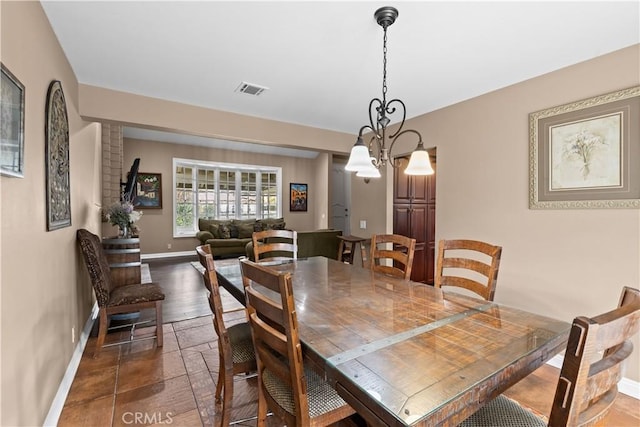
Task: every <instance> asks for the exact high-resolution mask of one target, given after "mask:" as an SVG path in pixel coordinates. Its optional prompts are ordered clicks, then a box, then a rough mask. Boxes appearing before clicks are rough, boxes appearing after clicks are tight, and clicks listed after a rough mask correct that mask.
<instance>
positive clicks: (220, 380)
mask: <svg viewBox="0 0 640 427" xmlns="http://www.w3.org/2000/svg"><path fill="white" fill-rule="evenodd" d="M223 386H224V362H223V360H222V357H220V366H219V367H218V382H217V383H216V402H220V397H222V387H223Z"/></svg>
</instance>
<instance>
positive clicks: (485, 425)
mask: <svg viewBox="0 0 640 427" xmlns="http://www.w3.org/2000/svg"><path fill="white" fill-rule="evenodd" d="M546 425H547V422H546V421H545V420H543V419H542V418H538V417H537V416H536V415H534V414H533V413H532V412H531V411H529V410H527V409H525V408H523V407H522V406H520V405H519V404H518V402H515V401H513V400H511V399H509V398H508V397H505V396H502V395H501V396H498V397H496V398H495V399H493V400H492V401H491V402H489V403H488V404H487V405H486V406H484V407H482V408H480V409H479V410H478V412H476V413H475V414H473V415H471V416H470V417H469V418H467V419H466V420H464V421H463V422H462V423H461V424H460V425H459V427H500V426H505V427H507V426H508V427H529V426H534V427H545V426H546Z"/></svg>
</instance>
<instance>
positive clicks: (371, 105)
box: [369, 98, 386, 134]
mask: <svg viewBox="0 0 640 427" xmlns="http://www.w3.org/2000/svg"><path fill="white" fill-rule="evenodd" d="M376 102H377V103H378V106H375V105H374V103H376ZM385 108H386V107H385V104H384V102H383V101H382V100H381V99H380V98H373V99H372V100H371V101H369V124H370V125H371V129H377V124H378V120H377V117H379V116H380V112H381V111H382V112H384V110H385ZM374 109H375V111H376V113H375V115H376V121H375V123H376V124H375V125H374V121H373V116H374V114H373V110H374ZM374 132H375V133H376V134H378V133H379V132H378V131H376V130H374Z"/></svg>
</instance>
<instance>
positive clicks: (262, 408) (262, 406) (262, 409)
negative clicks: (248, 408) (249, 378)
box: [256, 372, 268, 427]
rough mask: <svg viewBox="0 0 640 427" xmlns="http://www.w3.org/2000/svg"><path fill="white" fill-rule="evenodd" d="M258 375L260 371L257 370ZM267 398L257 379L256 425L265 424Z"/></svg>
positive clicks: (262, 425)
mask: <svg viewBox="0 0 640 427" xmlns="http://www.w3.org/2000/svg"><path fill="white" fill-rule="evenodd" d="M258 375H260V372H258ZM267 412H268V408H267V400H266V399H265V397H264V390H262V385H261V384H260V381H258V420H257V423H256V426H257V427H265V426H266V425H267Z"/></svg>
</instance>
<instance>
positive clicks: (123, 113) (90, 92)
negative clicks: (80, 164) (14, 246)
mask: <svg viewBox="0 0 640 427" xmlns="http://www.w3.org/2000/svg"><path fill="white" fill-rule="evenodd" d="M80 105H81V108H82V116H83V117H84V118H85V119H87V120H90V119H91V120H99V121H106V122H116V123H121V124H125V125H126V124H134V125H136V126H138V127H146V128H152V129H157V130H169V131H172V132H178V133H188V134H192V135H198V136H206V137H213V138H221V139H227V140H231V141H241V142H256V143H260V144H267V145H277V146H281V147H299V148H309V149H311V150H318V151H326V152H339V153H344V152H345V151H346V150H348V149H349V148H350V147H351V145H353V143H354V142H355V137H354V136H353V135H352V134H346V133H342V132H335V131H331V130H326V129H319V128H312V127H308V126H301V125H296V124H292V123H284V122H277V121H274V120H267V119H261V118H257V117H251V116H243V115H240V114H235V113H229V112H226V111H219V110H212V109H208V108H203V107H196V106H193V105H186V104H181V103H178V102H172V101H165V100H161V99H157V98H149V97H146V96H141V95H134V94H132V93H126V92H118V91H114V90H109V89H104V88H99V87H95V86H88V85H80Z"/></svg>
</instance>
